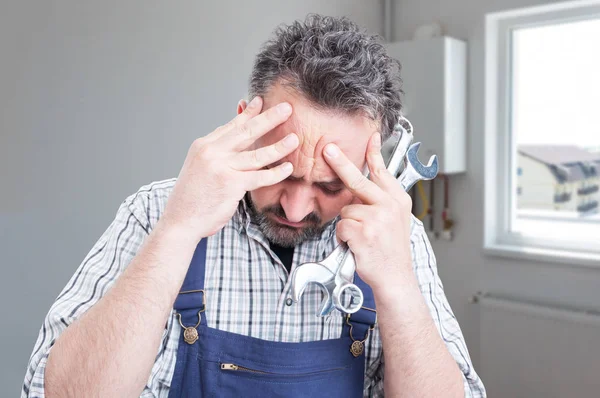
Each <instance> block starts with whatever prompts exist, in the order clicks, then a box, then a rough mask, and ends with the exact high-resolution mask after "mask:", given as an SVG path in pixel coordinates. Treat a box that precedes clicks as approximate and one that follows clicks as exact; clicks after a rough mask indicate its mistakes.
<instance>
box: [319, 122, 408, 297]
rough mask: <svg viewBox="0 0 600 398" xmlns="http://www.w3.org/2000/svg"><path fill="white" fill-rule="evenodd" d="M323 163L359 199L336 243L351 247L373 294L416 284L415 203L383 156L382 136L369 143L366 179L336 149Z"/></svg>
mask: <svg viewBox="0 0 600 398" xmlns="http://www.w3.org/2000/svg"><path fill="white" fill-rule="evenodd" d="M323 152H324V157H325V159H326V161H327V163H328V164H329V165H330V166H331V168H332V169H333V170H334V171H335V172H336V173H337V175H338V176H339V177H340V179H341V180H342V181H343V182H344V184H345V185H346V187H347V188H348V189H349V190H350V191H351V192H352V194H353V195H354V197H355V199H354V201H353V202H352V204H350V205H347V206H345V207H344V208H343V209H342V211H341V220H340V221H339V222H338V225H337V237H338V239H339V240H341V241H344V242H347V244H348V246H349V247H350V250H352V253H354V257H355V259H356V268H357V272H358V274H359V275H360V277H361V278H362V279H363V280H364V281H365V282H366V283H368V284H369V285H370V286H371V288H373V290H374V291H382V290H383V291H386V290H390V289H391V290H396V289H398V287H400V286H399V284H401V283H410V284H414V282H415V276H414V273H413V271H412V260H411V252H410V223H411V208H412V201H411V198H410V196H409V195H408V193H406V192H405V191H404V189H403V188H402V186H401V185H400V184H399V183H398V181H397V180H396V178H394V176H393V175H392V174H391V173H390V172H389V171H388V170H387V169H386V167H385V162H384V160H383V157H382V156H381V136H380V134H379V133H375V134H373V136H372V137H371V139H370V140H369V143H368V146H367V152H366V161H367V165H368V167H369V173H370V176H369V178H367V177H366V176H365V175H364V174H363V173H361V171H360V170H359V169H358V168H357V167H356V166H355V165H354V164H353V163H352V162H351V161H350V160H349V159H348V158H347V157H346V156H345V155H344V153H343V152H342V151H341V150H340V149H339V148H338V147H337V146H336V145H335V144H328V145H327V146H326V147H325V150H324V151H323Z"/></svg>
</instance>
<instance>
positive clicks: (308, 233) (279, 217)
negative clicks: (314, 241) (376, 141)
mask: <svg viewBox="0 0 600 398" xmlns="http://www.w3.org/2000/svg"><path fill="white" fill-rule="evenodd" d="M263 100H264V105H263V112H264V111H265V110H267V109H268V108H271V107H273V106H275V105H277V104H279V103H281V102H284V101H285V102H289V103H290V104H291V105H292V108H293V112H292V115H291V117H290V118H289V119H288V120H287V121H286V122H285V123H283V124H281V125H279V126H278V127H277V128H275V129H274V130H272V131H270V132H269V133H267V134H265V135H264V136H262V137H261V138H259V139H258V140H257V141H256V143H255V144H254V146H253V148H259V147H264V146H267V145H270V144H273V143H275V142H277V141H279V140H280V139H282V138H283V137H285V136H286V135H287V134H290V133H295V134H296V135H298V138H299V141H300V144H299V145H298V148H297V149H296V150H295V151H294V152H292V153H291V154H290V155H288V156H286V157H285V158H284V159H282V160H281V161H279V162H277V163H275V164H273V165H277V164H279V163H282V162H285V161H289V162H291V163H292V165H293V166H294V171H293V173H292V175H291V176H290V177H289V178H287V179H286V180H284V181H282V182H280V183H278V184H275V185H272V186H268V187H264V188H260V189H257V190H254V191H252V192H250V198H251V202H252V204H251V209H252V217H253V220H254V221H255V222H257V223H258V225H259V226H260V228H261V230H262V232H263V233H264V234H265V236H266V237H267V239H269V240H270V241H271V242H273V243H276V244H279V245H281V246H287V247H293V246H295V245H297V244H298V243H300V242H302V241H303V240H305V239H307V238H310V237H313V236H319V235H320V234H321V232H322V231H323V229H324V228H325V226H326V225H327V223H329V222H330V221H331V220H333V219H334V218H335V217H336V216H337V215H338V214H339V213H340V210H341V209H342V207H344V206H346V205H347V204H349V203H350V202H351V201H352V199H353V197H352V194H351V193H350V192H349V191H348V190H347V189H346V188H345V186H344V184H343V183H342V181H340V179H339V178H338V176H337V175H336V174H335V172H334V171H333V170H332V169H331V168H330V167H329V165H328V164H327V162H326V161H325V159H324V158H323V148H324V147H325V145H327V144H328V143H330V142H333V143H335V144H336V145H337V146H339V148H340V149H341V150H342V151H343V152H344V154H345V155H346V156H347V157H348V158H349V159H350V161H352V163H354V164H355V165H356V167H358V168H359V169H360V170H363V169H364V167H365V152H366V149H367V143H368V140H369V138H370V137H371V135H372V134H373V133H374V132H376V131H377V124H376V123H375V122H374V121H373V120H371V119H369V118H368V117H365V116H362V115H360V114H357V115H354V116H348V115H344V114H341V113H338V114H336V113H334V112H324V111H320V110H317V109H315V108H314V106H313V105H311V104H310V102H309V101H307V100H306V99H304V98H302V97H301V96H300V95H299V94H297V93H296V92H295V91H293V90H292V89H291V88H289V87H285V86H282V85H276V86H274V87H273V88H271V90H270V91H269V92H268V94H267V95H265V97H264V98H263ZM244 108H245V103H240V106H238V112H241V111H242V110H243V109H244ZM273 165H272V166H273ZM272 166H270V167H272Z"/></svg>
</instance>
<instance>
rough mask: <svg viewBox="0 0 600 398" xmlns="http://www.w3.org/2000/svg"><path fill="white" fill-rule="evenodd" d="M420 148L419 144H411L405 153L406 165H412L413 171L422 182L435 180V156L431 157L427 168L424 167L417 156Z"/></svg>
mask: <svg viewBox="0 0 600 398" xmlns="http://www.w3.org/2000/svg"><path fill="white" fill-rule="evenodd" d="M420 147H421V143H420V142H416V143H414V144H412V145H411V146H410V148H409V150H408V152H407V153H406V158H407V159H408V163H410V164H411V165H412V167H413V168H414V169H415V171H416V172H417V174H418V175H419V177H421V179H422V180H431V179H433V178H435V176H436V175H437V173H438V160H437V156H436V155H431V157H430V158H429V162H428V163H427V166H425V165H424V164H423V163H421V161H420V160H419V155H418V154H417V153H418V152H419V148H420Z"/></svg>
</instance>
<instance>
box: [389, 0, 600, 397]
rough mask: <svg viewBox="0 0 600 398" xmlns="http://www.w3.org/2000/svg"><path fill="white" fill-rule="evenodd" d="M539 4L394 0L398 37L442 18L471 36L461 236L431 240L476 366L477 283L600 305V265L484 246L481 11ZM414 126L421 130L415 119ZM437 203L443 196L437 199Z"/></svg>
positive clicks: (458, 193) (454, 193)
mask: <svg viewBox="0 0 600 398" xmlns="http://www.w3.org/2000/svg"><path fill="white" fill-rule="evenodd" d="M542 3H549V1H542V0H477V1H475V0H453V1H444V0H419V1H416V0H415V1H413V0H396V2H395V3H394V6H395V7H394V17H395V19H394V32H395V33H394V36H395V39H396V40H407V39H410V38H411V37H412V32H413V31H414V29H415V28H416V27H417V26H419V25H421V24H423V23H429V22H431V21H440V22H441V23H442V24H443V25H444V26H445V28H446V31H447V33H448V34H449V35H450V36H454V37H458V38H461V39H465V40H467V41H468V53H469V63H468V70H469V72H468V73H469V78H468V97H469V100H468V102H469V106H468V134H467V143H468V144H467V145H468V148H467V156H468V158H467V167H468V171H467V173H466V174H465V175H462V176H459V177H456V178H452V181H451V183H452V185H451V190H450V205H451V210H452V214H453V216H454V217H455V218H456V238H455V240H454V241H453V242H450V243H449V242H442V241H440V242H434V244H433V245H434V250H435V252H436V256H437V258H438V262H439V269H440V274H441V277H442V280H443V281H444V284H445V287H446V292H447V294H448V297H449V299H450V301H451V303H452V307H453V309H454V310H455V312H456V315H457V316H458V318H459V320H460V321H461V326H462V328H463V331H464V333H465V336H466V339H467V343H468V345H469V349H470V352H471V354H472V355H473V357H474V360H475V362H476V365H477V363H481V359H480V358H479V353H480V347H479V341H480V330H479V329H480V327H479V326H480V313H479V311H480V308H479V307H478V306H477V305H473V304H469V303H468V299H469V297H470V296H471V295H472V294H473V293H474V290H475V289H474V288H473V286H480V287H481V288H482V289H484V290H487V291H491V292H494V293H502V294H504V295H508V296H516V297H525V298H531V299H534V300H537V301H544V302H557V303H564V304H567V305H570V306H573V307H580V306H581V307H591V308H596V309H599V308H600V295H598V286H600V270H599V269H589V268H588V269H584V268H579V267H575V266H569V265H567V264H564V265H558V264H549V263H544V262H527V261H523V260H510V259H503V258H494V257H489V256H486V255H484V254H483V253H482V245H483V201H484V197H483V184H484V180H483V176H484V170H483V164H484V162H483V160H484V156H485V154H484V153H483V149H484V143H483V131H484V117H485V116H484V113H483V112H484V102H483V101H484V14H485V13H487V12H493V11H500V10H505V9H511V8H518V7H524V6H530V5H537V4H542ZM549 84H553V82H549ZM414 127H415V134H416V135H417V137H418V126H414ZM437 203H440V202H439V200H437ZM504 349H507V347H504ZM487 352H489V351H487ZM496 354H501V353H500V352H496ZM490 355H491V354H490ZM516 360H518V358H516ZM479 369H480V371H481V373H482V378H483V381H484V382H486V379H487V380H488V381H489V380H492V379H493V378H495V377H498V376H501V375H495V374H491V373H489V374H488V373H486V369H485V368H484V367H481V366H480V367H479ZM491 396H492V397H495V396H498V397H502V396H504V395H501V394H500V395H491ZM571 396H577V395H576V394H574V395H571Z"/></svg>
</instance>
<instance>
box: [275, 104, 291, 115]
mask: <svg viewBox="0 0 600 398" xmlns="http://www.w3.org/2000/svg"><path fill="white" fill-rule="evenodd" d="M277 112H279V113H281V114H282V115H286V114H288V113H291V112H292V106H291V105H290V104H288V103H287V102H284V103H281V104H279V105H277Z"/></svg>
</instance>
